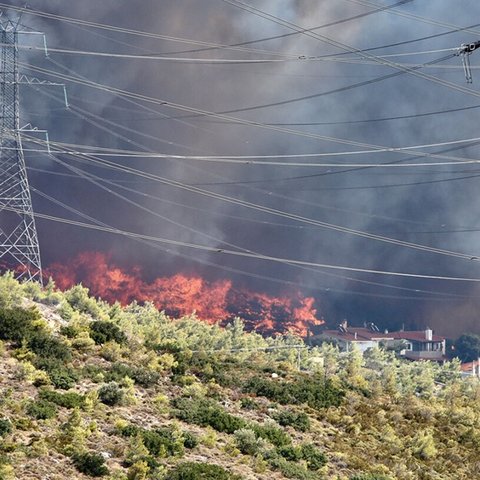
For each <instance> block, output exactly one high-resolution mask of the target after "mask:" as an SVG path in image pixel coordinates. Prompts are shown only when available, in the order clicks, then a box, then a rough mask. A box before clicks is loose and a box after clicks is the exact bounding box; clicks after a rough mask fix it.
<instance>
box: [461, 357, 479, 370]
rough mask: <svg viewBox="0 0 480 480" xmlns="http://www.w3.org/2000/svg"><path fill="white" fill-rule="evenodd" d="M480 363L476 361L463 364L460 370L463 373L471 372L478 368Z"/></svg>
mask: <svg viewBox="0 0 480 480" xmlns="http://www.w3.org/2000/svg"><path fill="white" fill-rule="evenodd" d="M479 363H480V362H479V361H478V360H474V361H473V362H467V363H462V364H461V365H460V370H461V371H462V372H471V371H472V370H473V369H474V368H477V367H478V366H479Z"/></svg>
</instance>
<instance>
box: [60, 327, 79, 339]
mask: <svg viewBox="0 0 480 480" xmlns="http://www.w3.org/2000/svg"><path fill="white" fill-rule="evenodd" d="M60 333H61V334H62V335H63V336H64V337H67V338H75V337H77V335H78V334H79V333H80V329H79V328H77V327H74V326H73V325H64V326H62V327H60Z"/></svg>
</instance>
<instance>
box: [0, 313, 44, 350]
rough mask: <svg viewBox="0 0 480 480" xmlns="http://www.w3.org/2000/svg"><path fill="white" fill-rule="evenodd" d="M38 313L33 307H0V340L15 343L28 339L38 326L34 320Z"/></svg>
mask: <svg viewBox="0 0 480 480" xmlns="http://www.w3.org/2000/svg"><path fill="white" fill-rule="evenodd" d="M40 318H41V317H40V314H39V312H38V310H36V309H35V308H31V309H28V310H27V309H25V308H20V307H13V308H1V309H0V340H10V341H13V342H15V343H16V344H20V343H22V341H23V340H28V339H30V338H31V337H32V336H33V335H34V334H35V333H36V332H38V331H39V329H40V328H39V327H38V326H37V325H36V322H38V321H39V320H40Z"/></svg>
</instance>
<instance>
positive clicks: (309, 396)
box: [243, 375, 345, 409]
mask: <svg viewBox="0 0 480 480" xmlns="http://www.w3.org/2000/svg"><path fill="white" fill-rule="evenodd" d="M243 391H244V392H245V393H254V394H255V395H257V396H263V397H267V398H268V399H270V400H272V401H274V402H279V403H281V404H284V405H286V404H299V403H307V404H308V405H309V406H310V407H312V408H316V409H320V408H328V407H338V406H339V405H340V404H341V402H342V400H343V397H344V396H345V392H344V391H343V390H341V389H339V388H338V387H336V386H335V385H334V384H333V383H332V382H331V381H330V380H329V379H327V380H325V379H324V378H323V377H321V376H318V375H315V376H312V377H300V378H299V379H298V380H297V381H295V382H286V381H284V380H280V381H278V380H267V379H265V378H259V377H252V378H250V379H249V380H248V381H247V382H246V383H245V384H244V386H243Z"/></svg>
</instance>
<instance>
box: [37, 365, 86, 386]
mask: <svg viewBox="0 0 480 480" xmlns="http://www.w3.org/2000/svg"><path fill="white" fill-rule="evenodd" d="M35 367H36V368H39V369H40V370H44V371H45V372H47V373H48V376H49V377H50V380H51V382H52V383H53V385H54V386H55V388H61V389H62V390H68V389H69V388H72V387H73V386H74V385H75V384H76V383H77V381H78V380H79V376H78V374H77V372H76V371H75V370H74V369H73V368H71V367H67V366H65V365H64V364H63V363H62V362H61V361H59V360H58V359H55V358H43V357H40V358H37V359H36V360H35Z"/></svg>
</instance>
